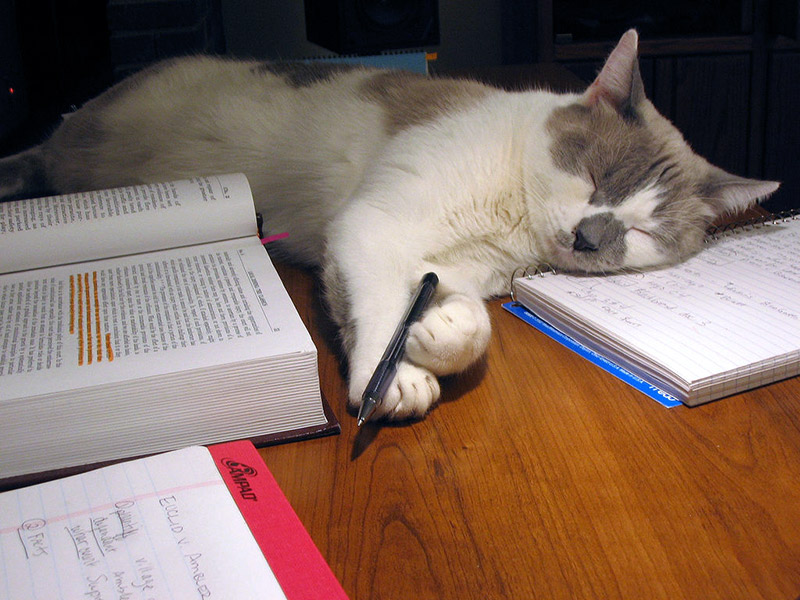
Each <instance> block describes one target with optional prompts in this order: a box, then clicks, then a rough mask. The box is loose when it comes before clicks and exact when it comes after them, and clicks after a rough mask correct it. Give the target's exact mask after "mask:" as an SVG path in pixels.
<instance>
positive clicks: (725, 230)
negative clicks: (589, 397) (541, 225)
mask: <svg viewBox="0 0 800 600" xmlns="http://www.w3.org/2000/svg"><path fill="white" fill-rule="evenodd" d="M797 219H800V208H792V209H789V210H784V211H781V212H777V213H769V214H765V215H761V216H758V217H754V218H752V219H745V220H741V221H734V222H733V223H728V224H727V225H720V226H712V227H709V228H708V229H707V230H706V238H705V243H706V244H708V243H712V242H714V241H716V240H718V239H720V238H721V237H723V236H726V235H731V234H736V233H740V232H742V231H752V230H753V229H759V228H761V227H769V226H770V225H775V224H778V223H786V222H787V221H792V220H797ZM556 272H557V271H556V269H555V267H553V266H552V265H550V264H548V263H542V264H540V265H538V266H536V267H533V266H528V267H518V268H517V269H515V270H514V272H513V273H511V282H510V286H509V287H510V290H511V301H512V302H516V301H517V298H516V293H515V292H516V290H515V288H514V280H515V279H517V278H518V277H527V278H528V279H533V278H534V277H544V276H545V275H546V274H548V273H553V274H555V273H556Z"/></svg>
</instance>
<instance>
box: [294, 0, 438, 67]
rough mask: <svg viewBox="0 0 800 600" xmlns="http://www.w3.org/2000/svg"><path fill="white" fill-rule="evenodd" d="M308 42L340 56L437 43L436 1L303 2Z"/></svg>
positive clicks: (328, 0)
mask: <svg viewBox="0 0 800 600" xmlns="http://www.w3.org/2000/svg"><path fill="white" fill-rule="evenodd" d="M305 12H306V36H307V37H308V41H310V42H313V43H315V44H319V45H320V46H322V47H323V48H327V49H328V50H333V51H334V52H338V53H339V54H375V53H378V52H382V51H384V50H394V49H400V48H421V47H424V46H432V45H437V44H438V43H439V3H438V0H305Z"/></svg>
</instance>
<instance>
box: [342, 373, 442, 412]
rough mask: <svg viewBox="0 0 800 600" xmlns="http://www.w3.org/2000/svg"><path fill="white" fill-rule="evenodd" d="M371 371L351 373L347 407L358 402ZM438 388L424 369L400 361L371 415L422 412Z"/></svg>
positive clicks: (434, 380)
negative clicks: (389, 383)
mask: <svg viewBox="0 0 800 600" xmlns="http://www.w3.org/2000/svg"><path fill="white" fill-rule="evenodd" d="M371 376H372V373H368V374H362V375H360V376H359V375H357V374H354V375H353V376H352V378H351V381H350V401H349V404H350V408H351V409H353V410H357V409H358V408H359V407H360V406H361V396H362V394H363V393H364V389H365V388H366V387H367V383H368V382H369V379H370V377H371ZM440 394H441V391H440V389H439V381H438V380H437V378H436V376H435V375H434V374H433V373H431V372H430V371H429V370H428V369H425V368H423V367H418V366H417V365H412V364H411V363H409V362H406V361H401V362H400V364H398V365H397V374H396V375H395V377H394V380H393V381H392V383H391V385H390V386H389V389H388V390H387V391H386V395H385V396H384V398H383V402H381V403H380V404H379V405H378V406H377V407H376V408H375V412H374V413H373V416H372V418H373V419H386V420H402V419H418V418H420V417H423V416H425V414H426V413H427V412H428V411H429V410H430V408H431V406H433V405H434V404H435V403H436V401H437V400H438V399H439V395H440Z"/></svg>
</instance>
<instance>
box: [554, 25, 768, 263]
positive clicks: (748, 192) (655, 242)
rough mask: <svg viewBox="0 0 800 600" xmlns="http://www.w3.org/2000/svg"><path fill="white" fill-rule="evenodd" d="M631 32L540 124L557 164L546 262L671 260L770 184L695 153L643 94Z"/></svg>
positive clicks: (695, 249)
mask: <svg viewBox="0 0 800 600" xmlns="http://www.w3.org/2000/svg"><path fill="white" fill-rule="evenodd" d="M637 45H638V36H637V34H636V32H635V31H634V30H631V31H628V32H627V33H625V35H623V36H622V39H621V40H620V41H619V43H618V45H617V47H616V48H615V49H614V50H613V52H612V53H611V55H610V56H609V58H608V60H607V61H606V63H605V66H604V67H603V69H602V71H601V72H600V74H599V75H598V77H597V79H596V80H595V81H594V83H592V85H590V86H589V88H588V89H587V90H586V91H585V92H584V94H583V95H581V96H580V97H579V99H578V100H577V101H576V102H574V103H571V104H569V105H568V106H563V107H561V108H558V109H556V110H555V111H554V113H553V114H552V116H551V117H550V118H549V120H548V123H547V131H548V134H549V135H550V146H549V158H550V160H552V162H553V165H554V167H555V169H554V173H555V175H554V176H553V179H552V181H551V182H550V186H549V190H548V191H549V194H548V196H549V200H548V205H547V209H546V212H547V214H548V218H547V227H548V229H549V230H550V231H549V232H548V233H549V242H548V244H549V247H548V248H547V249H546V257H544V258H545V259H546V260H547V261H548V262H549V263H550V264H551V265H553V266H554V267H557V268H559V269H562V270H570V271H581V272H608V271H616V270H620V269H643V268H653V267H659V266H663V265H668V264H673V263H676V262H678V261H681V260H683V259H685V258H687V257H689V256H691V255H692V254H694V253H696V252H698V251H699V250H700V249H701V248H702V244H703V236H704V232H705V230H706V228H707V227H708V226H709V225H710V224H711V223H712V222H713V221H715V220H717V219H718V218H719V217H721V216H723V215H728V214H733V213H736V212H739V211H742V210H744V209H746V208H748V207H750V206H751V205H753V204H754V203H755V202H757V201H758V200H760V199H763V198H765V197H766V196H768V195H769V194H771V193H772V192H774V191H775V190H776V189H777V188H778V185H779V184H778V183H776V182H772V181H757V180H753V179H745V178H742V177H737V176H735V175H731V174H729V173H726V172H725V171H723V170H722V169H720V168H718V167H715V166H713V165H711V164H710V163H708V162H707V161H706V160H705V159H703V158H702V157H700V156H698V155H697V154H695V153H694V152H693V151H692V150H691V148H690V147H689V145H688V144H687V143H686V142H685V141H684V139H683V136H682V135H681V133H680V132H679V131H678V130H677V129H676V128H675V127H674V126H673V125H672V124H671V123H670V122H669V121H668V120H667V119H666V118H664V117H663V116H661V115H660V114H659V113H658V112H657V111H656V109H655V108H654V106H653V104H652V103H651V102H650V101H649V100H648V99H647V98H646V97H645V93H644V86H643V83H642V78H641V75H640V73H639V66H638V59H637Z"/></svg>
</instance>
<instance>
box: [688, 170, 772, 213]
mask: <svg viewBox="0 0 800 600" xmlns="http://www.w3.org/2000/svg"><path fill="white" fill-rule="evenodd" d="M706 186H707V187H706V193H705V194H704V200H705V201H706V202H707V203H708V204H710V205H711V207H712V208H713V210H714V213H715V214H716V215H718V216H723V215H730V214H734V213H738V212H741V211H744V210H747V209H748V208H750V207H751V206H753V205H755V204H756V203H757V202H761V201H762V200H764V199H766V198H767V197H768V196H770V195H771V194H772V193H773V192H775V190H777V189H778V187H779V186H780V183H778V182H777V181H762V180H760V179H748V178H746V177H739V176H737V175H731V174H730V173H728V172H727V171H723V170H722V169H720V168H719V167H714V166H712V167H711V172H710V174H709V176H708V179H707V180H706Z"/></svg>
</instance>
